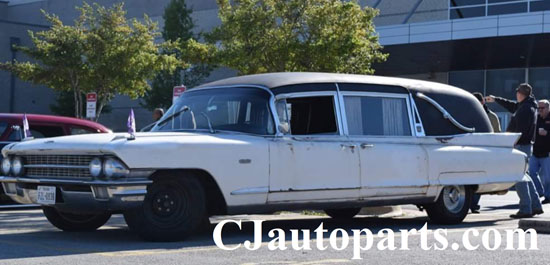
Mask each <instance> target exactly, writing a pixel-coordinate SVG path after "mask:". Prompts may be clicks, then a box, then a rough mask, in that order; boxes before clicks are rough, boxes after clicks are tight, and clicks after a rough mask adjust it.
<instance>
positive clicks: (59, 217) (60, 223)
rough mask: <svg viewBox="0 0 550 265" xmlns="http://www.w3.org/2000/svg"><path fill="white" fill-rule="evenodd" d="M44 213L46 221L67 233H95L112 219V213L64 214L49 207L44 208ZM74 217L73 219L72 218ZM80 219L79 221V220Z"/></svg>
mask: <svg viewBox="0 0 550 265" xmlns="http://www.w3.org/2000/svg"><path fill="white" fill-rule="evenodd" d="M42 212H43V213H44V215H45V216H46V219H48V221H49V222H50V223H51V224H52V225H53V226H55V227H57V228H59V229H61V230H63V231H66V232H86V231H95V230H97V229H98V228H100V227H101V226H103V225H104V224H105V223H107V221H109V219H110V218H111V214H110V213H101V214H75V213H63V212H59V211H58V210H57V209H55V208H53V207H49V206H43V207H42ZM71 217H73V218H71ZM77 219H79V220H77Z"/></svg>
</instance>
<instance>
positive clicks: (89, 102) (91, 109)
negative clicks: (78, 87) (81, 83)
mask: <svg viewBox="0 0 550 265" xmlns="http://www.w3.org/2000/svg"><path fill="white" fill-rule="evenodd" d="M96 105H97V93H95V92H92V93H88V94H86V118H87V119H93V118H95V112H96Z"/></svg>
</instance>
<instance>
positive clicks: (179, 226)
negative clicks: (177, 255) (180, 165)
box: [124, 176, 206, 241]
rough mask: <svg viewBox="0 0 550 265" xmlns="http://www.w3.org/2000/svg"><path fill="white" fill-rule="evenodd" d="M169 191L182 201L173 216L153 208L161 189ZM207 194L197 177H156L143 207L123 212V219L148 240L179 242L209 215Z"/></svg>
mask: <svg viewBox="0 0 550 265" xmlns="http://www.w3.org/2000/svg"><path fill="white" fill-rule="evenodd" d="M166 191H169V192H171V193H172V194H174V195H175V196H177V197H178V199H179V200H181V201H180V202H178V203H183V204H185V205H180V206H181V207H178V209H179V210H180V211H181V212H176V213H174V214H173V215H171V216H170V217H161V216H159V215H157V214H155V213H154V211H153V210H152V207H153V199H154V197H155V194H157V193H158V192H166ZM205 201H206V200H205V195H204V190H203V187H202V185H201V184H200V181H198V180H197V179H196V178H195V177H189V176H186V177H181V178H173V177H171V178H164V179H162V178H161V179H157V180H155V181H154V182H153V184H152V185H151V186H149V187H148V189H147V195H146V196H145V200H144V202H143V205H142V206H141V207H138V208H135V209H132V210H128V211H126V212H124V219H125V220H126V223H127V224H128V226H129V227H130V229H131V230H133V231H134V232H136V233H137V234H138V235H139V236H140V237H142V238H143V239H146V240H149V241H179V240H182V239H184V238H185V237H187V236H189V235H191V234H193V233H194V232H196V231H197V230H198V228H199V227H200V225H201V223H202V222H203V221H204V218H205V216H206V203H205Z"/></svg>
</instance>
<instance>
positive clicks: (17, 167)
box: [11, 156, 25, 177]
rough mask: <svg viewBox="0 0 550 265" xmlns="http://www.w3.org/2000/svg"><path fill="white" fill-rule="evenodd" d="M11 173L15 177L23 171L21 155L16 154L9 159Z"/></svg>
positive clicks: (23, 165) (23, 164)
mask: <svg viewBox="0 0 550 265" xmlns="http://www.w3.org/2000/svg"><path fill="white" fill-rule="evenodd" d="M11 173H12V174H13V175H14V176H16V177H19V176H22V175H23V174H24V173H25V162H24V161H23V158H22V157H20V156H16V157H14V158H13V159H12V160H11Z"/></svg>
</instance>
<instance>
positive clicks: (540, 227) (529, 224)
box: [518, 218, 550, 234]
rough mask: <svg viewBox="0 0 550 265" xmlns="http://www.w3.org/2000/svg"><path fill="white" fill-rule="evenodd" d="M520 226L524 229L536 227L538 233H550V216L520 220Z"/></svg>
mask: <svg viewBox="0 0 550 265" xmlns="http://www.w3.org/2000/svg"><path fill="white" fill-rule="evenodd" d="M518 226H519V228H521V229H523V230H527V229H530V228H532V229H535V231H537V233H541V234H550V218H538V219H535V218H527V219H521V220H519V224H518Z"/></svg>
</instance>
